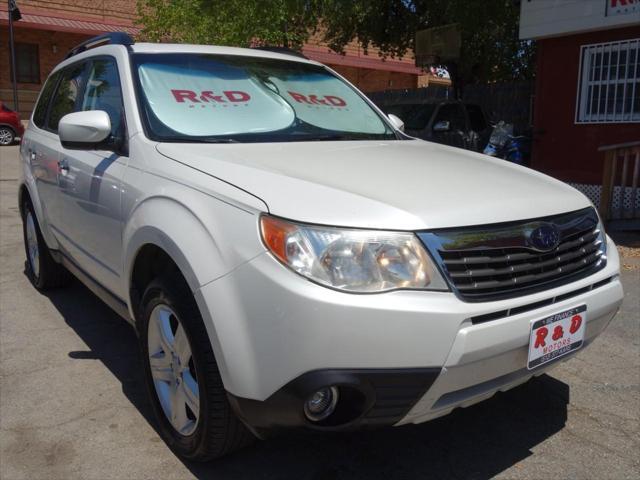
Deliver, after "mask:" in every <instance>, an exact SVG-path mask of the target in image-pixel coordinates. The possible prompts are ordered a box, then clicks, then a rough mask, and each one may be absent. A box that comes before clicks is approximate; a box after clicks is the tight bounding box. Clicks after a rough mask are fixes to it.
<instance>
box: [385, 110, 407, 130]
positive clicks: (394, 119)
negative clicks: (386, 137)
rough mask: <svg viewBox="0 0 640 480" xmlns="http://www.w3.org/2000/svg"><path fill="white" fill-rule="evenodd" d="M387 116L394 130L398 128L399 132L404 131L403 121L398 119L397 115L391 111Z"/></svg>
mask: <svg viewBox="0 0 640 480" xmlns="http://www.w3.org/2000/svg"><path fill="white" fill-rule="evenodd" d="M388 117H389V120H391V124H392V125H393V126H394V127H395V128H396V130H400V131H401V132H404V122H403V121H402V120H400V118H399V117H397V116H396V115H394V114H393V113H390V114H389V115H388Z"/></svg>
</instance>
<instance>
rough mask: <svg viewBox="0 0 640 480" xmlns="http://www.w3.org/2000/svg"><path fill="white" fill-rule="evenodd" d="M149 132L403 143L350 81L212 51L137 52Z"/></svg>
mask: <svg viewBox="0 0 640 480" xmlns="http://www.w3.org/2000/svg"><path fill="white" fill-rule="evenodd" d="M133 65H134V73H135V75H136V83H137V88H138V94H139V97H140V104H141V108H142V117H143V120H144V122H145V126H146V129H147V133H148V134H149V136H150V137H151V138H153V139H155V140H160V141H177V142H184V141H190V142H282V141H313V140H380V139H386V140H396V139H398V137H397V136H396V134H395V133H394V131H393V130H392V129H391V127H389V126H388V125H387V123H386V122H384V121H383V120H382V118H381V116H380V115H379V114H378V113H377V112H376V111H375V110H374V109H373V108H371V107H370V106H369V104H368V103H367V102H366V101H365V100H364V99H363V98H362V97H361V96H360V95H359V94H358V93H357V92H356V91H355V90H354V89H353V88H351V87H350V86H349V85H348V84H346V83H345V82H343V81H342V80H340V79H339V78H337V77H336V76H334V75H333V74H331V73H330V72H329V71H328V70H327V69H325V68H324V67H322V66H317V65H312V64H307V63H301V62H293V61H285V60H274V59H268V58H254V57H242V56H233V55H207V54H136V55H134V60H133Z"/></svg>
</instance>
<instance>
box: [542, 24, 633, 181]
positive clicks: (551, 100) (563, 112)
mask: <svg viewBox="0 0 640 480" xmlns="http://www.w3.org/2000/svg"><path fill="white" fill-rule="evenodd" d="M639 34H640V28H636V27H631V28H625V29H614V30H608V31H600V32H592V33H586V34H581V35H571V36H566V37H559V38H550V39H546V40H540V41H539V42H538V64H537V70H536V87H535V102H534V143H533V155H532V167H533V168H535V169H537V170H540V171H543V172H545V173H548V174H550V175H552V176H554V177H557V178H559V179H561V180H564V181H572V182H578V183H591V184H598V183H600V180H601V175H602V161H603V154H601V153H598V147H600V146H603V145H612V144H618V143H624V142H630V141H635V140H640V123H617V124H614V123H609V124H607V123H597V124H584V123H583V124H576V123H575V114H576V101H577V88H578V74H579V65H580V47H581V46H582V45H586V44H591V43H600V42H609V41H617V40H624V39H629V38H637V37H638V36H639Z"/></svg>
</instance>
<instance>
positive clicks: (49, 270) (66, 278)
mask: <svg viewBox="0 0 640 480" xmlns="http://www.w3.org/2000/svg"><path fill="white" fill-rule="evenodd" d="M30 216H31V218H32V219H33V224H34V227H35V234H36V240H37V245H38V252H39V254H38V257H37V260H35V261H37V262H38V265H37V266H36V265H34V264H33V261H34V260H32V257H31V255H30V254H29V245H28V240H27V236H28V233H27V229H28V227H27V222H28V219H29V217H30ZM22 238H23V241H24V251H25V255H26V257H27V259H26V262H25V270H26V273H27V276H28V277H29V280H30V281H31V283H32V284H33V286H34V287H36V288H37V289H38V290H41V291H44V290H49V289H52V288H59V287H64V286H66V285H68V284H69V282H70V281H71V279H72V276H71V273H70V272H69V271H68V270H67V269H66V268H64V267H63V266H62V265H60V264H59V263H57V262H56V261H55V260H54V259H53V257H52V256H51V251H50V250H49V247H48V246H47V244H46V242H45V241H44V238H43V237H42V231H41V230H40V225H39V224H38V218H37V217H36V214H35V211H34V209H33V205H31V201H30V200H29V199H27V200H25V202H24V205H23V208H22Z"/></svg>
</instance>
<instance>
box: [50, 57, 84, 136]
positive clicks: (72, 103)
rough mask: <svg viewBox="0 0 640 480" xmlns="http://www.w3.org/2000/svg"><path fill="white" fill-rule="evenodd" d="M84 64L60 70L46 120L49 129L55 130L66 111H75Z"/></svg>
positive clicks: (82, 78) (82, 79)
mask: <svg viewBox="0 0 640 480" xmlns="http://www.w3.org/2000/svg"><path fill="white" fill-rule="evenodd" d="M85 66H86V64H85V63H81V64H79V65H73V66H71V67H69V68H66V69H64V70H63V71H62V73H61V75H62V78H61V79H60V84H59V85H58V90H56V94H55V95H54V97H53V103H52V104H51V112H50V113H49V121H48V122H47V125H48V127H49V130H51V131H53V132H57V131H58V123H59V122H60V119H61V118H62V117H64V116H65V115H66V114H68V113H72V112H75V111H77V108H76V105H77V100H78V95H79V94H80V90H81V89H82V84H83V81H84V71H85Z"/></svg>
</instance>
